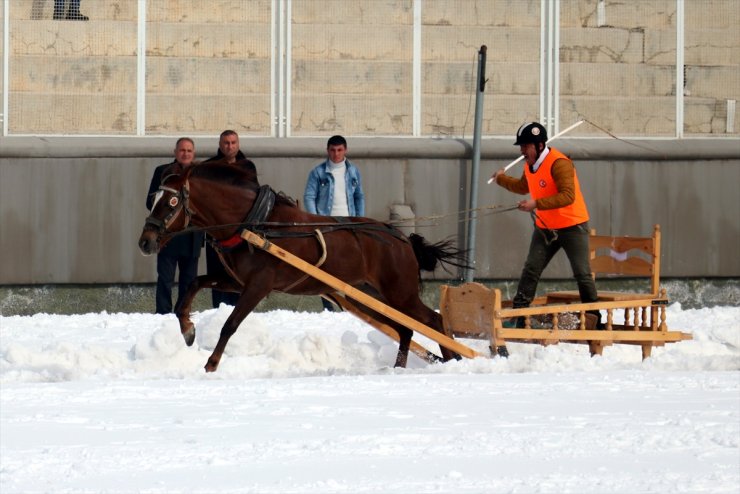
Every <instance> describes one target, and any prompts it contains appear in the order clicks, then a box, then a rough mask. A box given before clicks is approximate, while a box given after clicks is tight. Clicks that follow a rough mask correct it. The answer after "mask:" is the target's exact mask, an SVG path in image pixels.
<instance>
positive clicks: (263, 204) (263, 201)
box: [208, 185, 408, 292]
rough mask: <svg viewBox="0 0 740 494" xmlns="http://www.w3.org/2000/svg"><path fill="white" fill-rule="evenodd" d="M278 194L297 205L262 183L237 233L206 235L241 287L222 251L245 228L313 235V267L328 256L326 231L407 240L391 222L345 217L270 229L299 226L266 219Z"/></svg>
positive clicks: (284, 234)
mask: <svg viewBox="0 0 740 494" xmlns="http://www.w3.org/2000/svg"><path fill="white" fill-rule="evenodd" d="M277 196H282V197H284V198H286V199H287V200H289V201H290V202H292V203H293V204H296V203H295V201H294V200H293V199H291V198H290V197H288V196H287V195H285V194H284V193H283V192H278V193H276V192H275V191H274V190H273V189H272V188H271V187H270V186H269V185H262V186H260V188H259V189H258V191H257V197H256V198H255V200H254V204H253V205H252V208H251V209H250V211H249V213H248V214H247V217H246V218H245V219H244V221H243V222H242V223H240V228H238V229H237V232H236V233H234V235H232V236H231V237H229V238H227V239H226V240H220V241H219V240H215V239H213V238H209V240H208V241H209V243H210V244H211V246H212V247H213V249H214V250H215V251H216V253H217V254H218V257H219V259H220V260H221V264H223V266H224V267H225V269H226V271H227V272H228V273H229V275H230V276H231V277H232V278H233V279H234V280H236V281H237V282H238V283H239V284H240V285H242V286H244V283H243V282H242V281H241V280H240V279H239V277H238V276H237V275H236V273H235V272H234V271H233V269H232V268H231V267H230V266H229V264H228V263H227V262H226V260H225V258H224V255H223V254H224V253H225V252H229V251H231V250H232V249H234V248H236V247H237V246H238V245H240V244H241V243H242V242H244V239H243V238H242V236H241V234H242V232H243V231H244V230H249V231H252V232H254V233H257V234H260V235H262V236H263V237H265V238H301V237H315V238H316V241H317V242H318V243H319V245H320V247H321V256H320V257H319V260H318V261H316V263H315V264H314V266H315V267H317V268H318V267H321V265H322V264H324V262H325V261H326V258H327V249H326V241H325V240H324V234H325V233H332V232H335V231H339V230H350V231H351V232H352V233H354V234H357V232H358V231H359V232H362V233H365V234H367V235H371V236H373V237H376V238H377V239H378V240H380V241H384V242H385V241H387V240H386V239H384V238H382V237H381V236H380V235H377V234H375V233H374V232H384V233H389V234H391V235H393V236H394V237H396V238H398V239H400V240H403V241H406V242H408V239H407V238H406V237H405V236H403V235H402V234H401V233H400V232H399V231H398V230H396V229H395V228H393V227H392V226H390V225H386V224H382V225H379V224H377V223H356V222H351V221H349V218H345V217H334V218H333V219H334V220H335V221H336V222H337V223H336V224H325V223H322V224H321V226H322V228H316V229H314V230H313V232H310V233H309V232H285V231H279V230H277V229H274V228H273V229H270V227H290V226H300V224H296V223H272V222H267V221H266V220H267V218H268V217H269V216H270V214H271V213H272V210H273V208H274V207H275V201H276V199H277ZM248 246H249V249H250V252H253V249H254V247H253V246H252V244H248ZM308 278H309V275H308V274H307V273H306V274H304V275H303V276H301V277H300V278H298V279H297V280H296V281H294V282H293V283H291V284H290V285H289V286H287V287H286V288H284V289H283V290H282V291H283V292H287V291H289V290H291V289H293V288H295V287H296V286H298V285H300V284H301V283H303V282H304V281H305V280H306V279H308Z"/></svg>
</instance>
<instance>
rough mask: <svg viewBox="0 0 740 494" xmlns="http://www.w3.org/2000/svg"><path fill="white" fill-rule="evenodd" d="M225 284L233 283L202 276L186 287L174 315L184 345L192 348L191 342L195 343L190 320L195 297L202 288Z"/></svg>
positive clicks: (211, 276) (220, 278)
mask: <svg viewBox="0 0 740 494" xmlns="http://www.w3.org/2000/svg"><path fill="white" fill-rule="evenodd" d="M227 283H233V282H231V280H230V279H225V278H222V277H219V276H213V275H202V276H198V277H197V278H195V279H194V280H193V281H191V282H190V285H188V290H187V292H185V295H184V296H183V297H182V301H181V302H180V303H179V304H178V305H177V307H175V315H176V316H177V320H178V321H179V323H180V333H181V334H182V337H183V338H184V339H185V344H186V345H187V346H192V345H193V342H195V324H193V321H191V320H190V314H191V312H192V309H193V300H195V296H196V295H197V294H198V292H199V291H201V290H202V289H203V288H213V287H215V286H222V285H223V284H227Z"/></svg>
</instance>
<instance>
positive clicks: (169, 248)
mask: <svg viewBox="0 0 740 494" xmlns="http://www.w3.org/2000/svg"><path fill="white" fill-rule="evenodd" d="M194 159H195V144H194V143H193V140H192V139H190V138H189V137H181V138H180V139H178V140H177V144H176V145H175V160H174V161H173V162H171V163H165V164H164V165H159V166H158V167H157V168H155V170H154V175H153V176H152V181H151V183H150V184H149V195H147V198H146V207H147V209H149V210H151V209H152V208H153V207H154V203H155V197H156V192H157V189H158V188H159V186H160V184H161V183H162V179H163V178H165V177H167V176H168V175H172V174H178V173H182V172H183V171H185V169H187V168H188V167H189V166H192V164H193V160H194ZM202 246H203V233H200V232H197V233H186V234H181V235H176V236H174V237H172V239H171V240H170V241H169V242H168V243H167V244H166V245H165V246H164V247H163V248H162V249H161V250H160V251H159V253H158V254H157V296H156V311H157V314H169V313H170V312H172V286H173V285H174V284H175V270H176V269H178V268H179V270H180V277H179V279H178V287H177V303H176V304H175V307H177V306H178V305H180V302H181V301H182V297H183V296H184V295H185V292H186V291H187V289H188V286H189V285H190V283H191V282H192V281H193V280H194V279H195V278H196V277H197V276H198V258H199V257H200V249H201V247H202Z"/></svg>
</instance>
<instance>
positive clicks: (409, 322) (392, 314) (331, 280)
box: [241, 230, 481, 358]
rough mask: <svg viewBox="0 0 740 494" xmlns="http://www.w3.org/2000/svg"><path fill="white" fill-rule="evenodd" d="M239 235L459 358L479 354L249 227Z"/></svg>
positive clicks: (478, 355) (477, 355) (473, 356)
mask: <svg viewBox="0 0 740 494" xmlns="http://www.w3.org/2000/svg"><path fill="white" fill-rule="evenodd" d="M241 236H242V238H243V239H244V240H246V241H247V242H249V243H250V244H252V245H254V246H255V247H258V248H260V249H262V250H265V251H267V252H269V253H270V254H272V255H273V256H275V257H277V258H278V259H280V260H282V261H285V262H287V263H288V264H290V265H291V266H293V267H294V268H297V269H299V270H301V271H303V272H304V273H308V274H309V275H311V276H312V277H314V278H316V279H317V280H319V281H320V282H322V283H324V284H326V285H329V286H330V287H332V288H333V289H335V290H336V291H338V292H340V293H343V294H345V295H347V296H348V297H350V298H352V299H353V300H356V301H357V302H359V303H361V304H363V305H365V306H366V307H369V308H370V309H372V310H374V311H376V312H378V313H379V314H382V315H384V316H386V317H387V318H389V319H391V320H393V321H395V322H397V323H399V324H402V325H403V326H405V327H407V328H409V329H411V330H413V331H417V332H419V333H421V334H423V335H424V336H426V337H427V338H429V339H431V340H434V341H436V342H437V343H439V344H440V345H442V346H444V347H445V348H448V349H449V350H452V351H453V352H456V353H458V354H460V355H462V356H463V357H468V358H475V357H480V356H481V355H480V354H479V353H478V352H476V351H475V350H473V349H472V348H469V347H467V346H465V345H463V344H461V343H458V342H457V341H455V340H453V339H452V338H449V337H447V336H445V335H443V334H442V333H439V332H437V331H435V330H434V329H432V328H430V327H429V326H427V325H425V324H422V323H420V322H419V321H416V320H414V319H412V318H411V317H409V316H407V315H406V314H404V313H402V312H399V311H397V310H396V309H394V308H393V307H390V306H388V305H386V304H384V303H382V302H380V301H379V300H376V299H374V298H373V297H371V296H370V295H368V294H366V293H364V292H361V291H360V290H358V289H356V288H355V287H353V286H352V285H350V284H348V283H345V282H343V281H342V280H340V279H339V278H336V277H334V276H332V275H330V274H329V273H327V272H326V271H324V270H322V269H319V268H317V267H315V266H313V265H311V264H309V263H307V262H306V261H304V260H303V259H301V258H300V257H298V256H295V255H293V254H291V253H290V252H288V251H287V250H285V249H283V248H281V247H279V246H277V245H275V244H273V243H272V242H270V241H269V240H267V239H265V238H262V237H260V236H259V235H257V234H255V233H253V232H250V231H249V230H244V231H243V232H242V234H241Z"/></svg>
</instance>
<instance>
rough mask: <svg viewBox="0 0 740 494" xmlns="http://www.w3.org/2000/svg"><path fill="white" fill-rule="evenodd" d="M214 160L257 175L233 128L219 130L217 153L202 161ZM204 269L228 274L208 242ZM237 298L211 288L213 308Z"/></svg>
mask: <svg viewBox="0 0 740 494" xmlns="http://www.w3.org/2000/svg"><path fill="white" fill-rule="evenodd" d="M215 161H218V162H220V163H225V164H229V165H234V166H237V167H240V168H243V169H245V170H251V171H253V172H254V174H255V176H256V175H257V167H256V166H254V163H252V161H250V160H248V159H247V158H246V156H244V153H242V152H241V150H240V149H239V134H237V133H236V132H235V131H233V130H224V131H223V132H221V135H220V136H219V139H218V153H216V156H213V157H211V158H208V159H207V160H206V161H204V163H212V162H215ZM206 269H207V271H208V274H209V275H217V276H230V275H229V274H228V273H227V271H226V269H225V268H224V266H223V264H221V260H220V259H219V257H218V253H216V251H215V250H214V249H213V247H212V246H211V244H210V243H208V244H206ZM237 300H239V294H238V293H234V292H222V291H221V290H215V289H213V290H211V301H212V303H213V307H214V308H218V306H219V305H221V304H222V303H224V304H227V305H236V301H237Z"/></svg>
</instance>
